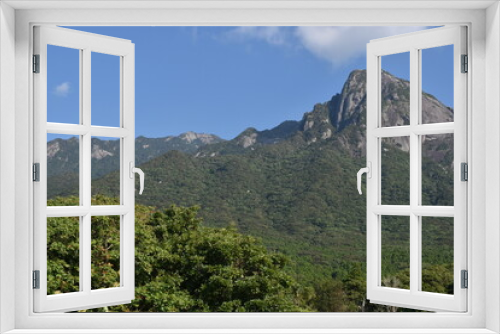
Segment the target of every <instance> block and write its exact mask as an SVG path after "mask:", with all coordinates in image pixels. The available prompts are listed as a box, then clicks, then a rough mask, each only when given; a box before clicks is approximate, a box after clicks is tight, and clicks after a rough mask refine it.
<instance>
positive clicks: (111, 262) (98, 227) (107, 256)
mask: <svg viewBox="0 0 500 334" xmlns="http://www.w3.org/2000/svg"><path fill="white" fill-rule="evenodd" d="M91 229H92V231H91V234H92V289H104V288H112V287H118V286H120V216H93V217H92V220H91Z"/></svg>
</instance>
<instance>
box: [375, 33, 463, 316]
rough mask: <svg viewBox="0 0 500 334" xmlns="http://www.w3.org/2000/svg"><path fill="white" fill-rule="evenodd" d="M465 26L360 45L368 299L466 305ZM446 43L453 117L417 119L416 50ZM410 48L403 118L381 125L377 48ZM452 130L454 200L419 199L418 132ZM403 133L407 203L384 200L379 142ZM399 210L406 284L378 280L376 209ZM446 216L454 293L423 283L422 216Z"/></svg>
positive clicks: (390, 51) (435, 306)
mask: <svg viewBox="0 0 500 334" xmlns="http://www.w3.org/2000/svg"><path fill="white" fill-rule="evenodd" d="M466 34H467V31H466V27H464V26H449V27H440V28H433V29H429V30H425V31H417V32H414V33H410V34H403V35H399V36H391V37H386V38H381V39H377V40H372V41H370V43H368V45H367V52H366V53H367V55H366V58H367V75H366V76H367V79H366V85H367V102H366V104H367V125H366V151H367V165H368V167H369V168H371V170H370V171H369V175H370V174H371V177H369V178H368V179H367V201H366V202H367V205H366V206H367V208H366V215H367V217H366V221H367V228H366V231H367V268H368V269H367V298H368V299H369V300H370V302H373V303H376V304H383V305H392V306H400V307H408V308H416V309H420V310H427V311H439V310H441V311H443V310H444V311H455V312H464V311H466V310H467V289H464V288H461V271H462V270H467V247H466V245H467V184H468V182H465V181H462V180H461V163H467V124H466V117H467V76H468V75H469V73H470V72H469V73H462V66H461V65H462V64H461V57H462V55H466V54H467V40H466ZM445 45H452V46H453V56H452V58H451V60H452V61H453V90H454V104H453V106H454V119H453V121H452V122H448V123H433V124H423V123H422V110H421V109H422V105H421V102H420V101H422V74H421V73H422V50H424V49H429V48H435V47H440V46H445ZM405 52H407V53H408V54H409V64H408V65H409V71H410V78H409V79H410V81H409V82H410V92H409V93H410V103H409V116H410V124H409V125H406V126H383V124H382V110H381V100H380V94H381V91H382V87H381V85H382V81H381V73H382V63H383V60H382V58H383V56H387V55H394V54H401V53H405ZM427 134H430V135H433V134H452V135H453V142H454V145H453V147H454V152H453V157H454V161H455V163H454V171H453V183H454V196H453V197H454V205H452V206H430V205H422V199H421V197H422V161H421V159H422V146H421V136H422V135H427ZM403 136H404V137H407V138H408V140H409V144H410V151H409V154H408V155H409V167H410V168H409V171H408V173H409V175H408V177H409V186H410V187H409V191H410V193H409V203H408V204H407V205H383V204H384V203H383V202H382V182H381V175H382V173H381V172H382V171H381V169H382V163H381V162H382V161H381V160H382V156H381V150H382V144H381V141H382V140H383V139H384V138H390V137H403ZM390 215H392V216H400V217H406V218H407V219H408V223H409V232H410V233H409V240H408V241H409V246H410V247H409V251H410V258H409V263H408V265H409V270H410V287H409V289H399V288H392V287H384V286H382V284H381V279H382V277H381V275H382V273H381V268H382V225H383V224H384V223H383V221H384V220H383V219H384V218H383V217H388V216H390ZM426 216H427V217H451V218H453V232H452V233H453V241H454V247H453V250H454V252H453V263H454V266H453V274H454V275H453V276H454V287H455V288H454V293H453V294H450V295H448V294H441V293H431V292H425V291H423V290H422V217H426Z"/></svg>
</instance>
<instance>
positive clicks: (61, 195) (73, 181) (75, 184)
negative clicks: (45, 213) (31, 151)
mask: <svg viewBox="0 0 500 334" xmlns="http://www.w3.org/2000/svg"><path fill="white" fill-rule="evenodd" d="M79 189H80V137H79V136H68V135H60V134H54V133H49V134H47V206H71V205H80V199H79Z"/></svg>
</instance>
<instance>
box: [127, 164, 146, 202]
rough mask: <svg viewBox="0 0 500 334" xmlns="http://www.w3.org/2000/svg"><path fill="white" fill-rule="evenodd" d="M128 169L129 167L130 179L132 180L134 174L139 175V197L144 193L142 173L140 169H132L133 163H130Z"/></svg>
mask: <svg viewBox="0 0 500 334" xmlns="http://www.w3.org/2000/svg"><path fill="white" fill-rule="evenodd" d="M129 167H130V178H131V179H133V178H134V173H137V174H139V185H140V189H139V195H142V192H143V191H144V172H143V171H142V170H141V169H140V168H137V167H134V163H133V162H132V161H130V163H129Z"/></svg>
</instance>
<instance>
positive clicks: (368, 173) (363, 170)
mask: <svg viewBox="0 0 500 334" xmlns="http://www.w3.org/2000/svg"><path fill="white" fill-rule="evenodd" d="M363 173H366V176H367V177H368V178H369V179H371V177H372V163H371V162H370V161H368V164H367V167H365V168H361V169H360V170H359V171H358V192H359V194H360V195H362V192H361V175H363Z"/></svg>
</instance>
